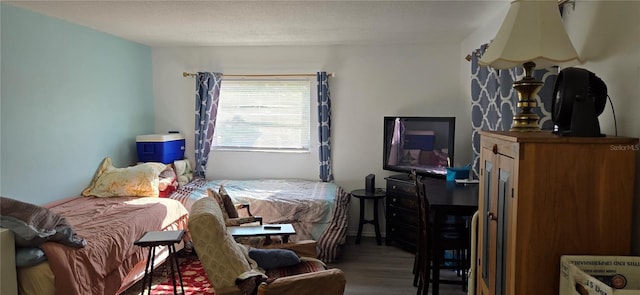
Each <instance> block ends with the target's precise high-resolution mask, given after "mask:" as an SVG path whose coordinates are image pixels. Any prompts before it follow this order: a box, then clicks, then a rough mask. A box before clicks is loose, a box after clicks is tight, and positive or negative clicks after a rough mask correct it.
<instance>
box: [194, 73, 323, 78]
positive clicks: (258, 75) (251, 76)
mask: <svg viewBox="0 0 640 295" xmlns="http://www.w3.org/2000/svg"><path fill="white" fill-rule="evenodd" d="M196 75H197V74H194V73H187V72H182V77H195V76H196ZM315 76H316V74H249V75H229V74H223V75H222V77H236V78H242V77H245V78H256V77H315ZM327 76H328V77H335V74H334V73H327Z"/></svg>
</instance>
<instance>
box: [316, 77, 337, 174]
mask: <svg viewBox="0 0 640 295" xmlns="http://www.w3.org/2000/svg"><path fill="white" fill-rule="evenodd" d="M316 77H317V80H318V139H319V154H320V180H322V181H324V182H327V181H333V173H332V172H331V96H330V94H329V78H328V76H327V72H318V73H317V74H316Z"/></svg>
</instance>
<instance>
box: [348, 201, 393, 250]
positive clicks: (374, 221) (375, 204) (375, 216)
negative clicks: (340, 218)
mask: <svg viewBox="0 0 640 295" xmlns="http://www.w3.org/2000/svg"><path fill="white" fill-rule="evenodd" d="M351 195H352V196H354V197H356V198H358V199H360V221H359V222H358V236H357V237H356V244H360V238H362V226H363V225H364V224H366V223H369V224H373V226H374V227H375V230H376V241H377V242H378V245H382V237H381V235H380V222H378V201H379V200H381V199H383V198H384V197H385V196H386V193H385V191H384V190H383V189H376V190H375V191H373V192H368V191H367V190H364V189H357V190H353V191H351ZM365 200H373V219H370V220H367V219H365V218H364V201H365Z"/></svg>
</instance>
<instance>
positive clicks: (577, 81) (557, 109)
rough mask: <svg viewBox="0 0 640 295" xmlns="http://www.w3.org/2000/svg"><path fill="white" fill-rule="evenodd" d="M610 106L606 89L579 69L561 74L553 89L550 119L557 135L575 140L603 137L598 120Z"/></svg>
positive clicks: (571, 69)
mask: <svg viewBox="0 0 640 295" xmlns="http://www.w3.org/2000/svg"><path fill="white" fill-rule="evenodd" d="M606 102H607V85H606V84H605V83H604V82H603V81H602V80H601V79H600V78H598V77H597V76H596V75H595V74H594V73H592V72H590V71H588V70H585V69H580V68H566V69H563V70H562V71H560V73H559V74H558V78H557V79H556V84H555V86H554V88H553V104H552V106H551V116H552V120H553V123H554V124H555V128H554V131H553V132H554V133H556V134H559V135H563V136H574V137H600V136H604V134H601V133H600V123H599V121H598V116H599V115H600V114H602V111H604V107H605V104H606Z"/></svg>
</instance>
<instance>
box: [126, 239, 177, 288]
mask: <svg viewBox="0 0 640 295" xmlns="http://www.w3.org/2000/svg"><path fill="white" fill-rule="evenodd" d="M182 236H184V230H168V231H149V232H146V233H145V234H144V235H142V237H140V239H138V240H137V241H135V242H134V243H133V244H134V245H136V246H140V247H149V256H148V257H147V265H146V266H145V269H144V277H142V293H141V294H144V289H145V285H146V281H147V280H146V279H147V274H149V292H148V293H147V294H151V286H152V282H153V266H154V262H155V258H156V246H167V248H168V249H169V257H167V264H168V265H169V268H170V269H171V279H172V280H173V294H178V290H177V286H176V275H175V273H174V271H173V266H174V265H175V268H176V271H177V272H178V278H179V279H180V289H181V290H182V294H183V295H184V286H183V285H182V274H181V273H180V265H179V264H178V257H176V255H175V254H176V246H175V244H176V243H180V241H182ZM149 265H151V268H149ZM149 269H150V270H149Z"/></svg>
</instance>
